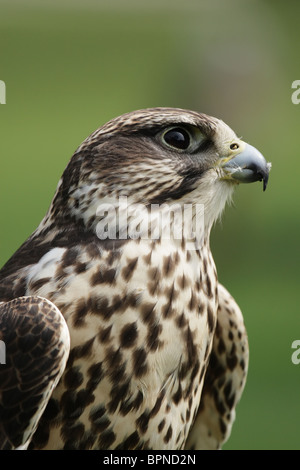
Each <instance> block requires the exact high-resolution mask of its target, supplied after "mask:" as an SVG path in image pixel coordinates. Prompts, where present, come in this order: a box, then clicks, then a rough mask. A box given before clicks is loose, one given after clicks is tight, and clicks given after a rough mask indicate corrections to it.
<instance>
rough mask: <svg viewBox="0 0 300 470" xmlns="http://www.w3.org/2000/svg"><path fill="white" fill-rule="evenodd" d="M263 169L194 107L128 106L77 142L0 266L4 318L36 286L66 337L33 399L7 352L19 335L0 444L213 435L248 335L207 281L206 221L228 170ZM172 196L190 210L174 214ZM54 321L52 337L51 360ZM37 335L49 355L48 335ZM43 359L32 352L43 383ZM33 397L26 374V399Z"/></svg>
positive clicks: (225, 419)
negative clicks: (37, 213) (41, 210)
mask: <svg viewBox="0 0 300 470" xmlns="http://www.w3.org/2000/svg"><path fill="white" fill-rule="evenodd" d="M268 173H269V165H268V164H267V163H266V162H265V160H264V158H263V157H262V156H261V154H259V152H258V151H257V150H255V149H254V148H253V147H251V146H249V145H248V144H245V143H244V142H242V141H241V140H240V139H238V138H237V137H236V135H235V134H234V132H233V131H232V130H231V129H230V128H229V127H228V126H227V125H226V124H224V123H223V122H222V121H220V120H218V119H215V118H212V117H209V116H206V115H204V114H198V113H196V112H193V111H185V110H181V109H172V108H154V109H146V110H141V111H136V112H133V113H129V114H126V115H124V116H121V117H119V118H116V119H113V120H112V121H110V122H109V123H107V124H105V125H104V126H103V127H101V128H100V129H98V130H97V131H95V132H94V133H93V134H91V136H89V137H88V138H87V139H86V140H85V141H84V142H83V144H82V145H81V146H80V147H79V148H78V149H77V151H76V152H75V154H74V155H73V157H72V159H71V161H70V163H69V164H68V166H67V168H66V170H65V172H64V174H63V176H62V178H61V180H60V181H59V184H58V187H57V190H56V193H55V195H54V198H53V201H52V204H51V206H50V208H49V211H48V212H47V214H46V216H45V218H44V219H43V220H42V222H41V223H40V225H39V227H38V228H37V229H36V231H35V232H34V233H33V234H32V235H31V237H29V239H28V240H27V241H26V242H25V243H24V244H23V245H22V246H21V247H20V248H19V250H18V251H17V252H16V253H15V254H14V255H13V256H12V258H11V259H10V260H9V261H8V262H7V263H6V265H5V266H4V267H3V268H2V270H1V271H0V301H2V302H4V303H3V304H2V306H1V307H2V309H3V308H4V309H5V308H7V306H10V309H11V310H12V312H13V313H12V316H9V317H8V318H7V323H6V320H5V316H3V318H2V317H1V318H2V323H1V325H3V326H2V327H4V329H6V330H9V329H11V328H13V326H12V325H13V322H12V318H13V319H14V321H17V320H18V321H21V320H22V319H23V318H25V319H26V318H27V317H28V312H29V310H30V309H29V307H28V308H24V305H23V303H24V300H21V298H20V297H21V296H27V297H25V298H26V299H39V301H38V302H40V304H39V305H40V308H39V313H37V315H39V314H40V313H41V314H44V315H45V322H48V310H47V309H44V307H42V304H41V302H44V301H43V298H44V299H48V300H45V302H51V305H52V304H54V305H53V306H54V309H55V312H56V313H57V312H58V310H57V309H59V311H60V312H61V313H62V315H63V317H64V319H65V322H66V324H67V326H68V330H69V333H70V341H71V346H70V352H69V356H68V361H67V365H66V368H65V370H64V372H63V374H62V376H61V378H60V380H59V382H58V383H57V380H58V379H56V378H55V381H54V382H53V383H54V385H53V387H52V388H51V389H50V391H47V392H46V393H44V392H43V393H44V395H43V397H42V398H43V399H42V400H41V401H42V406H41V404H39V405H37V406H38V407H39V408H38V409H39V410H41V411H40V412H39V413H38V414H36V413H35V411H32V413H31V414H32V416H28V413H26V412H27V410H25V414H24V410H23V403H22V400H23V399H22V397H21V395H18V393H19V392H17V390H19V389H22V386H23V383H25V378H24V377H23V376H22V375H21V376H19V375H18V373H17V372H16V371H17V370H18V369H17V364H14V361H13V355H14V354H17V353H20V351H18V347H16V346H14V348H15V349H14V352H13V353H12V357H11V362H10V366H9V367H10V369H6V368H5V367H6V365H4V364H2V365H0V367H1V369H0V377H1V374H2V373H4V374H6V375H5V377H7V374H8V373H9V375H10V376H11V377H12V378H11V380H10V382H9V386H10V387H11V389H12V390H13V391H16V392H14V393H16V397H17V398H18V397H19V396H20V400H19V401H20V403H18V406H19V408H17V409H16V410H15V409H12V410H11V411H10V409H9V408H7V406H6V389H5V385H4V386H3V385H2V382H1V383H0V444H1V442H2V443H3V444H2V447H10V448H16V447H18V446H20V445H23V444H25V443H26V444H27V443H28V442H29V441H30V445H29V448H32V449H184V448H196V449H202V448H220V447H221V445H222V443H223V442H224V441H225V440H226V439H227V438H228V436H229V433H230V429H231V426H232V422H233V419H234V413H235V407H236V404H237V402H238V400H239V398H240V396H241V393H242V390H243V387H244V384H245V378H246V374H247V365H248V345H247V335H246V332H245V328H244V323H243V318H242V315H241V313H240V310H239V308H238V306H237V305H236V304H235V302H234V300H233V299H232V297H231V296H230V295H229V294H228V292H227V291H226V290H225V289H224V288H223V287H222V286H221V285H220V284H219V283H218V280H217V273H216V269H215V265H214V261H213V258H212V254H211V251H210V247H209V235H210V230H211V227H212V225H213V223H214V222H215V221H216V220H217V219H218V217H219V216H220V214H221V213H222V210H223V208H224V206H225V204H226V201H227V200H228V199H229V198H230V196H231V194H232V191H233V188H234V186H235V185H236V184H237V183H239V182H252V181H257V180H263V182H264V186H266V183H267V180H268ZM124 204H125V205H126V207H125V205H124ZM173 204H175V205H174V206H172V205H173ZM198 204H199V205H201V208H202V209H203V211H202V215H201V214H200V212H197V205H198ZM141 206H142V212H141ZM170 206H172V209H174V210H173V211H172V213H168V210H169V208H170ZM105 208H106V212H105V210H104V209H105ZM107 208H109V209H113V210H111V211H110V212H109V211H108V209H107ZM185 208H187V210H190V212H189V217H190V218H189V219H184V218H182V219H177V218H176V217H177V216H178V211H179V212H180V211H181V210H183V209H185ZM175 209H176V210H175ZM152 210H153V212H151V211H152ZM116 211H117V213H118V216H117V217H115V213H116ZM166 211H167V212H166ZM176 211H177V212H176ZM195 211H196V212H195ZM125 213H126V218H125V219H124V214H125ZM169 216H170V217H169ZM168 217H169V219H168ZM158 220H160V222H161V225H159V222H158ZM178 220H180V222H178ZM187 220H188V222H187ZM146 222H147V223H146ZM198 222H199V223H198ZM149 223H150V224H152V225H151V227H152V228H153V229H154V232H155V236H154V235H153V232H151V234H150V236H149ZM194 224H196V226H197V230H196V233H194V234H193V236H191V226H193V225H194ZM108 227H109V229H108ZM178 227H179V228H180V229H182V230H181V232H180V236H177V235H178V234H177V232H176V236H175V231H174V229H178ZM158 228H159V229H160V230H159V231H157V229H158ZM170 228H171V230H170ZM168 229H169V230H168ZM155 230H156V231H155ZM166 234H167V236H166ZM37 296H38V297H37ZM13 299H16V300H13ZM11 301H12V302H15V303H14V304H12V303H11ZM32 301H33V300H32ZM26 302H29V301H28V300H27V301H26ZM12 305H13V308H12ZM21 305H22V308H21ZM47 305H48V304H47ZM34 317H35V316H34ZM16 318H17V320H16ZM20 319H21V320H20ZM30 321H33V319H32V320H28V322H29V323H28V324H29V326H28V328H29V330H30V328H31V327H30ZM55 332H56V330H55ZM57 333H58V332H57ZM0 334H1V333H0ZM28 334H29V333H28ZM23 335H25V337H26V338H27V332H26V331H25V333H23ZM41 335H43V333H41ZM65 336H66V335H65ZM63 337H64V335H63V336H61V335H59V334H57V338H58V343H56V345H53V351H57V348H58V346H57V345H59V348H60V349H61V355H60V361H61V363H60V367H59V371H60V373H62V371H63V369H64V359H63V358H64V357H65V355H66V354H68V352H66V351H68V345H67V342H68V339H65V342H66V344H65V345H64V344H62V338H63ZM14 344H18V343H14ZM8 346H9V344H8V345H7V356H8V357H9V355H10V354H11V352H10V350H9V347H8ZM39 347H40V349H41V354H42V355H44V356H45V355H46V356H47V357H52V356H51V354H52V352H51V353H50V352H49V348H48V346H47V344H39ZM51 351H52V349H51ZM49 354H50V355H49ZM47 364H48V365H49V364H50V363H49V362H48V363H47ZM55 367H56V366H55ZM57 370H58V369H57V368H55V371H56V373H57ZM5 371H8V372H5ZM51 373H52V372H51ZM47 374H49V371H48V369H47V367H46V366H45V369H44V366H43V365H41V367H40V369H39V375H38V376H37V380H39V381H40V384H41V387H42V384H43V382H44V381H45V377H46V376H47ZM57 377H58V378H59V377H60V375H59V374H58V375H57ZM7 380H8V379H7ZM4 383H5V382H4ZM53 388H54V389H53ZM34 397H35V392H34V389H33V398H32V400H33V401H32V403H34V407H35V402H34V400H35V398H34ZM28 399H29V398H28ZM46 405H47V406H46ZM24 407H25V405H24ZM34 409H35V408H34ZM29 410H30V408H29ZM33 416H34V418H33ZM5 420H6V421H5ZM28 421H29V422H30V423H31V426H30V430H28V427H29V426H28ZM6 422H8V423H12V424H10V425H9V426H6V425H5V423H6ZM32 423H33V424H32ZM17 427H18V431H17ZM16 435H17V436H18V437H17V439H15V436H16ZM7 443H9V444H7Z"/></svg>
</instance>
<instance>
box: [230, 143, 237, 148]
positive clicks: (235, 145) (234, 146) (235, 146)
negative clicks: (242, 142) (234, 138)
mask: <svg viewBox="0 0 300 470" xmlns="http://www.w3.org/2000/svg"><path fill="white" fill-rule="evenodd" d="M238 148H239V144H237V143H233V144H231V145H230V149H231V150H237V149H238Z"/></svg>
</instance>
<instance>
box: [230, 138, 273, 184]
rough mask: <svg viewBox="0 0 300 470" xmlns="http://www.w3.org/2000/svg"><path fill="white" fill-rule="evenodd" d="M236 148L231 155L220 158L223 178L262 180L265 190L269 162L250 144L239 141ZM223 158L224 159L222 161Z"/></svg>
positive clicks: (245, 180)
mask: <svg viewBox="0 0 300 470" xmlns="http://www.w3.org/2000/svg"><path fill="white" fill-rule="evenodd" d="M239 144H242V145H239V146H238V150H234V152H233V155H232V156H230V157H228V158H226V159H222V161H221V167H222V169H223V170H225V179H233V180H236V181H237V182H240V183H253V182H254V181H263V190H264V191H265V189H266V187H267V184H268V179H269V172H270V169H271V163H267V162H266V160H265V158H264V157H263V156H262V154H261V153H260V152H259V151H258V150H257V149H256V148H255V147H252V145H249V144H246V143H244V142H242V141H239ZM224 160H225V161H224Z"/></svg>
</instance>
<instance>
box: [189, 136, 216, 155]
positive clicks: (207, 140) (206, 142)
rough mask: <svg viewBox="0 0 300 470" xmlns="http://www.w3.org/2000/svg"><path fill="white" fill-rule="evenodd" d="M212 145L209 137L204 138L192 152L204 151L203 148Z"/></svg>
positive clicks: (205, 148)
mask: <svg viewBox="0 0 300 470" xmlns="http://www.w3.org/2000/svg"><path fill="white" fill-rule="evenodd" d="M213 145H214V144H213V142H212V141H211V140H210V139H204V140H202V142H201V143H200V145H199V146H198V147H197V148H196V149H195V150H194V151H193V152H192V153H198V152H205V150H207V149H209V148H210V147H212V146H213Z"/></svg>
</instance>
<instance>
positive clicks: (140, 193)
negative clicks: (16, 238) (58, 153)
mask: <svg viewBox="0 0 300 470" xmlns="http://www.w3.org/2000/svg"><path fill="white" fill-rule="evenodd" d="M269 170H270V164H269V163H267V162H266V160H265V159H264V157H263V156H262V155H261V153H260V152H259V151H258V150H256V149H255V148H254V147H252V146H251V145H249V144H247V143H245V142H243V141H242V140H241V139H239V138H238V137H237V136H236V134H235V133H234V132H233V131H232V130H231V129H230V127H228V126H227V125H226V124H225V123H224V122H223V121H221V120H219V119H216V118H214V117H210V116H207V115H205V114H200V113H197V112H194V111H188V110H182V109H177V108H152V109H144V110H140V111H134V112H131V113H128V114H124V115H123V116H120V117H117V118H115V119H113V120H111V121H109V122H108V123H106V124H105V125H104V126H102V127H100V128H99V129H97V130H96V131H95V132H94V133H92V134H91V135H90V136H89V137H88V138H87V139H86V140H85V141H84V142H83V143H82V145H80V147H79V148H78V149H77V151H76V152H75V154H74V155H73V157H72V159H71V160H70V162H69V164H68V166H67V168H66V170H65V172H64V174H63V176H62V178H61V180H60V182H59V185H58V188H57V191H56V195H55V197H54V199H53V202H52V205H51V207H50V209H49V212H48V214H47V216H46V218H45V219H44V221H43V223H42V227H45V225H47V224H48V225H49V223H50V224H51V223H52V224H53V221H54V220H55V222H56V223H60V224H61V225H63V226H64V227H66V226H68V225H69V224H70V223H71V222H72V223H73V222H75V223H76V224H82V225H83V226H84V227H85V228H86V229H88V230H90V229H93V228H95V225H96V223H97V215H96V214H97V208H98V206H99V204H100V203H103V202H108V203H112V202H113V203H115V204H116V203H117V202H116V201H117V200H118V198H120V197H124V196H125V197H126V198H128V201H129V203H131V204H133V203H135V204H136V203H140V204H144V205H146V206H149V205H151V204H163V203H173V202H176V203H179V204H188V203H189V204H195V203H198V204H203V205H204V211H205V220H206V224H207V227H208V229H210V227H211V226H212V224H213V222H214V221H215V220H216V219H217V218H218V217H219V216H220V214H221V212H222V210H223V208H224V206H225V204H226V201H227V200H228V199H229V198H230V197H231V194H232V192H233V189H234V188H235V187H236V186H237V184H239V183H249V182H254V181H262V182H263V188H264V189H265V188H266V186H267V182H268V177H269Z"/></svg>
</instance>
